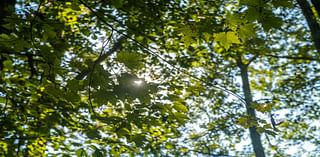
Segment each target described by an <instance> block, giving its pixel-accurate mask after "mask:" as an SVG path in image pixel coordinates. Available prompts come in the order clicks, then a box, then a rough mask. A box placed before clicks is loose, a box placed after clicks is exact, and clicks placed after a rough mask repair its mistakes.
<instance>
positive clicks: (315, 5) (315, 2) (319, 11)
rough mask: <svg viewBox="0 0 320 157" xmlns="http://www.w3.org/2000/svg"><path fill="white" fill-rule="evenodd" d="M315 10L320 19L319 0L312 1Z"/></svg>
mask: <svg viewBox="0 0 320 157" xmlns="http://www.w3.org/2000/svg"><path fill="white" fill-rule="evenodd" d="M311 2H312V4H313V6H314V8H316V10H317V13H318V17H320V1H319V0H311Z"/></svg>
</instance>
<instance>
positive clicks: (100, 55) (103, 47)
mask: <svg viewBox="0 0 320 157" xmlns="http://www.w3.org/2000/svg"><path fill="white" fill-rule="evenodd" d="M112 35H113V30H112V32H111V34H110V36H109V37H108V39H107V40H105V41H104V42H103V44H102V48H101V51H100V54H99V57H98V59H97V60H96V61H95V62H94V63H93V66H92V71H91V72H90V76H89V89H88V90H89V103H90V107H91V111H92V112H93V114H94V115H96V112H95V111H94V109H93V105H92V101H91V85H92V74H93V72H94V69H95V67H96V64H97V63H98V62H97V61H98V60H99V58H101V57H102V54H103V52H104V50H105V48H106V46H107V45H108V44H109V42H110V40H111V37H112ZM101 61H102V60H101ZM101 61H100V62H101ZM100 62H99V63H100Z"/></svg>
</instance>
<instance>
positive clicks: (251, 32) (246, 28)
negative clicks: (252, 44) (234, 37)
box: [238, 23, 257, 41]
mask: <svg viewBox="0 0 320 157" xmlns="http://www.w3.org/2000/svg"><path fill="white" fill-rule="evenodd" d="M254 27H255V24H253V23H248V24H243V25H240V27H239V31H238V32H239V37H240V39H241V40H242V41H246V39H247V38H255V37H257V33H256V31H255V28H254Z"/></svg>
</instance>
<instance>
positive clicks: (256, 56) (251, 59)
mask: <svg viewBox="0 0 320 157" xmlns="http://www.w3.org/2000/svg"><path fill="white" fill-rule="evenodd" d="M258 56H259V55H255V56H253V57H252V58H250V60H249V62H248V65H249V64H250V63H251V62H253V61H254V60H256V59H257V58H258Z"/></svg>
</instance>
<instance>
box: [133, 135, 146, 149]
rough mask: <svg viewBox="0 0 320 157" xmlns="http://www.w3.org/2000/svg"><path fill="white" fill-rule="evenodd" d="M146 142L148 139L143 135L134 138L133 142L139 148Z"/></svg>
mask: <svg viewBox="0 0 320 157" xmlns="http://www.w3.org/2000/svg"><path fill="white" fill-rule="evenodd" d="M145 140H146V137H145V136H144V135H141V134H136V135H135V136H134V137H133V141H134V143H135V144H136V146H137V147H141V146H142V145H143V144H144V142H145Z"/></svg>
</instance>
